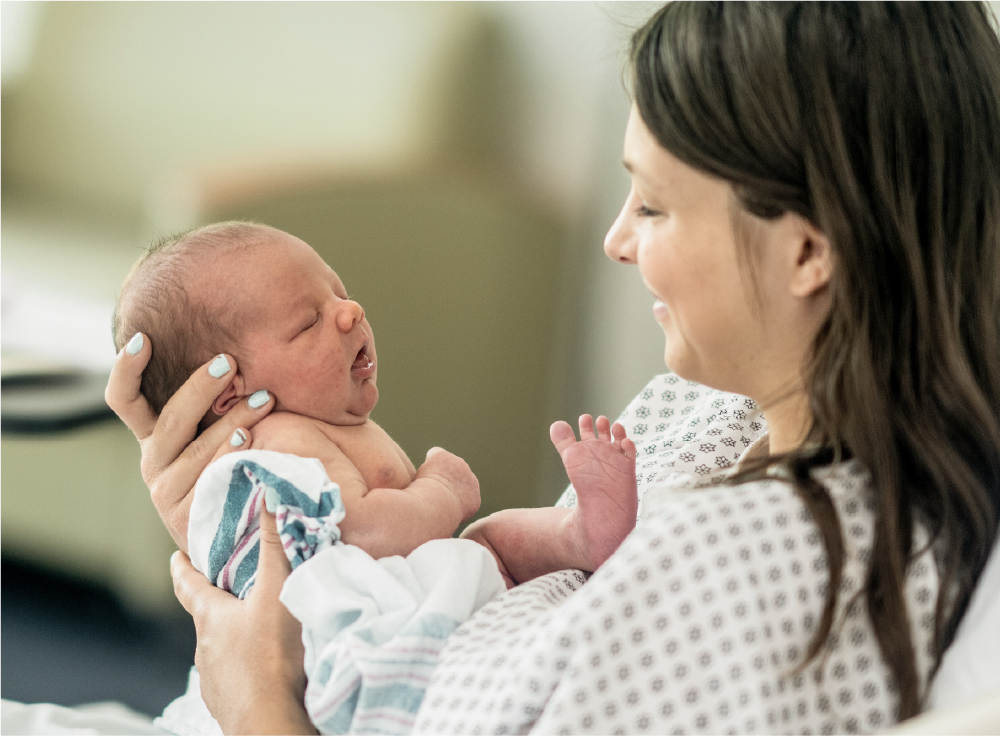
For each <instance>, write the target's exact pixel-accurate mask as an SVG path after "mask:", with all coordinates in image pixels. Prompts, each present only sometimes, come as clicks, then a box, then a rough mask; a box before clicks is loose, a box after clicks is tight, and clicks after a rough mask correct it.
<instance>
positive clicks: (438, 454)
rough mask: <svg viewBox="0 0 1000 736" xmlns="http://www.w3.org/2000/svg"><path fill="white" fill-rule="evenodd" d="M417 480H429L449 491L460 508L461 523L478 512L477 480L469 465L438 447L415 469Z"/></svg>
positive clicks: (432, 449)
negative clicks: (436, 482)
mask: <svg viewBox="0 0 1000 736" xmlns="http://www.w3.org/2000/svg"><path fill="white" fill-rule="evenodd" d="M417 478H418V479H419V478H430V479H433V480H436V481H438V482H439V483H441V484H443V485H444V486H445V487H446V488H448V489H450V490H451V491H452V492H453V493H454V494H455V496H456V498H457V499H458V502H459V504H461V507H462V521H467V520H468V519H471V518H472V517H473V516H474V515H475V513H476V512H477V511H479V504H480V499H479V479H478V478H476V476H475V474H474V473H473V472H472V469H471V468H470V467H469V464H468V463H467V462H465V460H463V459H462V458H460V457H458V455H452V454H451V453H450V452H448V451H447V450H443V449H441V448H440V447H432V448H431V449H430V450H428V451H427V459H426V460H425V461H424V464H423V465H421V466H420V468H418V469H417Z"/></svg>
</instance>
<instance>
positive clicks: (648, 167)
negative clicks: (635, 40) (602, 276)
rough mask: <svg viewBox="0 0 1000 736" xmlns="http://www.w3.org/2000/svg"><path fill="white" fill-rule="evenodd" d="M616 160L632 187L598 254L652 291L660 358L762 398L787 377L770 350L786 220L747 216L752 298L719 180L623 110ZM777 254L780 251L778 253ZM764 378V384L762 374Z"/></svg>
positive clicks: (727, 191) (726, 188)
mask: <svg viewBox="0 0 1000 736" xmlns="http://www.w3.org/2000/svg"><path fill="white" fill-rule="evenodd" d="M624 163H625V167H626V168H627V169H628V170H629V172H630V173H631V175H632V191H631V192H630V193H629V196H628V199H627V200H626V201H625V206H624V207H623V208H622V211H621V214H620V215H619V216H618V219H617V220H616V221H615V223H614V225H613V226H612V227H611V230H610V231H609V232H608V235H607V238H606V239H605V241H604V251H605V252H606V253H607V255H608V257H609V258H611V259H612V260H614V261H619V262H622V263H633V264H637V265H638V267H639V272H640V273H641V274H642V278H643V281H645V283H646V287H647V288H648V289H649V291H650V292H651V293H652V294H653V296H654V297H656V302H655V303H654V305H653V316H654V318H655V319H656V321H657V322H659V323H660V326H661V327H662V328H663V332H664V333H665V335H666V349H665V352H664V358H665V360H666V363H667V365H668V366H669V367H670V368H671V370H673V371H674V372H675V373H677V374H678V375H679V376H681V377H683V378H687V379H690V380H693V381H698V382H699V383H703V384H706V385H708V386H712V387H714V388H718V389H721V390H724V391H731V392H734V393H742V394H745V395H749V396H753V397H754V398H758V397H760V398H763V397H765V396H766V395H767V394H768V393H769V392H770V391H772V390H774V388H775V382H776V381H779V382H780V381H782V380H786V379H787V378H789V371H791V372H792V373H793V374H797V366H799V365H801V363H797V364H794V365H793V366H792V367H790V366H789V365H788V361H789V360H792V361H798V360H799V359H801V357H802V356H801V350H800V349H797V348H799V347H800V346H792V345H789V346H788V347H789V348H792V352H793V353H798V354H797V355H786V356H782V355H781V354H780V352H781V350H780V347H781V344H782V343H783V342H785V340H786V338H787V337H789V336H782V335H780V334H775V333H776V329H775V328H776V327H777V328H778V329H780V328H781V324H782V316H783V315H782V313H781V310H782V304H783V303H784V301H783V299H782V298H781V297H782V294H781V284H782V279H783V278H785V277H786V276H787V275H788V274H787V273H786V272H787V269H786V268H784V267H783V265H782V264H781V263H779V262H778V261H777V260H775V259H776V258H780V255H781V254H780V253H779V251H780V250H781V248H780V246H779V247H772V245H774V244H775V243H778V242H780V241H781V239H782V237H785V236H787V235H788V234H789V232H790V231H789V224H790V222H789V221H787V218H784V217H783V218H778V219H777V220H775V221H773V223H772V222H771V221H764V220H757V219H756V218H754V220H753V227H754V232H753V238H752V240H753V258H754V259H755V264H756V269H755V270H756V272H757V273H758V274H759V278H758V279H757V281H756V289H757V294H756V296H758V297H759V299H755V298H753V295H754V292H753V287H750V286H749V284H748V283H747V282H748V280H747V279H745V278H741V271H740V261H739V252H738V249H737V242H736V235H735V233H734V228H733V223H734V218H733V211H734V209H733V208H734V207H736V205H735V203H734V200H733V194H732V189H731V187H730V185H729V183H728V182H726V181H723V180H721V179H716V178H714V177H711V176H708V175H707V174H703V173H701V172H700V171H697V170H696V169H693V168H691V167H690V166H688V165H687V164H685V163H683V162H682V161H681V160H680V159H678V158H676V157H675V156H673V155H672V154H671V153H669V152H668V151H666V150H665V149H664V148H662V147H661V146H660V145H659V143H658V142H657V141H656V139H655V138H654V137H653V135H652V134H651V133H650V132H649V130H648V129H647V128H646V126H645V124H644V123H643V121H642V119H641V117H640V116H639V114H638V112H637V111H636V109H635V108H634V107H633V109H632V114H631V116H630V117H629V122H628V127H627V129H626V133H625V157H624ZM786 260H787V257H786ZM765 377H766V378H767V379H768V380H766V381H764V380H762V379H763V378H765Z"/></svg>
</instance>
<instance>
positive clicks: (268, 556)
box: [254, 488, 292, 598]
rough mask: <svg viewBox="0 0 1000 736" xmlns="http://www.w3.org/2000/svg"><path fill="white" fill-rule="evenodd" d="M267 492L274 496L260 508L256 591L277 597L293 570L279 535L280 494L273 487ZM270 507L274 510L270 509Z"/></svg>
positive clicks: (267, 499)
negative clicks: (278, 507)
mask: <svg viewBox="0 0 1000 736" xmlns="http://www.w3.org/2000/svg"><path fill="white" fill-rule="evenodd" d="M267 493H268V494H273V496H271V497H269V498H266V499H265V504H266V507H265V508H263V509H261V510H260V554H259V556H258V558H257V578H256V580H255V581H254V589H255V592H256V591H261V594H262V595H266V596H268V597H275V598H276V597H277V596H278V594H279V593H281V586H282V585H284V584H285V578H287V577H288V574H289V573H290V572H291V571H292V565H291V563H290V562H289V561H288V557H287V556H286V555H285V548H284V547H283V546H282V544H281V537H280V536H279V535H278V524H277V520H276V519H275V518H274V511H275V510H277V506H278V499H277V495H278V494H277V492H275V491H274V489H272V488H268V489H267ZM268 508H270V509H272V511H268Z"/></svg>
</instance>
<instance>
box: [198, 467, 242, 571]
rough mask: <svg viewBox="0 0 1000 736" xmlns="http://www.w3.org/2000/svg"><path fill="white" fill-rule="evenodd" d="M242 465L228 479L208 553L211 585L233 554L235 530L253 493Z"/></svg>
mask: <svg viewBox="0 0 1000 736" xmlns="http://www.w3.org/2000/svg"><path fill="white" fill-rule="evenodd" d="M243 465H244V464H243V463H242V462H239V463H237V464H236V465H235V466H234V467H233V473H232V476H231V477H230V479H229V493H227V494H226V503H225V505H224V506H223V507H222V520H221V521H220V522H219V529H218V531H216V532H215V538H214V539H213V540H212V548H211V549H210V550H209V553H208V579H209V580H211V581H212V582H213V583H217V581H218V579H219V573H220V572H222V568H224V567H225V566H226V564H227V563H228V562H229V558H230V557H231V556H232V554H233V549H234V548H235V546H236V541H237V540H236V530H237V528H239V523H240V520H241V519H242V518H243V509H244V508H246V505H247V501H248V500H249V499H250V494H251V493H252V492H253V483H251V482H250V479H249V478H248V477H247V474H246V473H244V472H243Z"/></svg>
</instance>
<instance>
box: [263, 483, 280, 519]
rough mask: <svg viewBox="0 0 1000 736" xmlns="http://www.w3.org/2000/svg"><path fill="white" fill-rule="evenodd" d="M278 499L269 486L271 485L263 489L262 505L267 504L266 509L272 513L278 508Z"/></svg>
mask: <svg viewBox="0 0 1000 736" xmlns="http://www.w3.org/2000/svg"><path fill="white" fill-rule="evenodd" d="M279 501H280V499H279V498H278V492H277V491H276V490H274V489H273V488H271V486H268V487H267V488H265V489H264V505H265V506H267V510H268V511H270V512H271V513H272V514H273V513H275V512H276V511H277V510H278V502H279Z"/></svg>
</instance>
